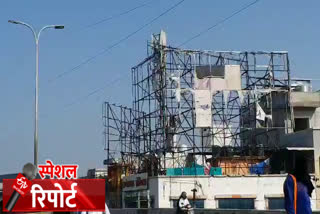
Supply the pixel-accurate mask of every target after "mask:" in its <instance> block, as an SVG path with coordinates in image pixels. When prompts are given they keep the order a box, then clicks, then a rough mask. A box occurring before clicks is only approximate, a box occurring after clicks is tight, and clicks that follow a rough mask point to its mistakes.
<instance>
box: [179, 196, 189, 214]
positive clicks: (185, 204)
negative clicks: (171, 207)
mask: <svg viewBox="0 0 320 214" xmlns="http://www.w3.org/2000/svg"><path fill="white" fill-rule="evenodd" d="M190 209H192V207H191V205H190V203H189V200H188V198H187V193H186V192H182V193H181V195H180V197H179V201H178V213H188V211H189V210H190Z"/></svg>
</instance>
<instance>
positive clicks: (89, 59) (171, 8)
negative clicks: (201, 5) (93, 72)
mask: <svg viewBox="0 0 320 214" xmlns="http://www.w3.org/2000/svg"><path fill="white" fill-rule="evenodd" d="M184 1H185V0H181V1H179V2H177V3H176V4H174V5H173V6H171V7H170V8H168V9H166V10H165V11H164V12H162V13H161V14H160V15H158V16H157V17H155V18H153V19H152V20H150V21H149V22H147V23H145V24H144V25H142V26H141V27H139V28H138V29H137V30H135V31H133V32H132V33H130V34H128V35H127V36H125V37H123V38H122V39H120V40H119V41H117V42H115V43H114V44H112V45H110V46H109V47H107V48H104V49H102V50H101V51H100V52H99V53H97V54H96V55H93V56H92V57H89V58H88V59H86V60H84V61H83V62H81V63H80V64H78V65H77V66H75V67H73V68H72V69H70V70H68V71H65V72H63V73H61V74H59V75H58V76H57V77H55V78H54V79H52V80H50V81H49V82H53V81H55V80H57V79H59V78H61V77H63V76H65V75H67V74H69V73H71V72H74V71H76V70H78V69H79V68H80V67H82V66H83V65H85V64H88V63H89V62H91V61H93V60H94V59H95V58H97V57H98V56H100V55H103V54H105V53H107V52H108V51H110V50H111V49H112V48H114V47H116V46H117V45H119V44H120V43H122V42H124V41H126V40H127V39H129V38H130V37H132V36H133V35H135V34H136V33H138V32H139V31H141V30H143V29H144V28H146V27H147V26H149V25H151V24H152V23H153V22H155V21H156V20H158V19H159V18H161V17H162V16H164V15H165V14H167V13H168V12H170V11H171V10H173V9H174V8H176V7H177V6H179V5H180V4H182V3H183V2H184Z"/></svg>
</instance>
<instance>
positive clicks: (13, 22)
mask: <svg viewBox="0 0 320 214" xmlns="http://www.w3.org/2000/svg"><path fill="white" fill-rule="evenodd" d="M8 22H9V23H12V24H21V22H18V21H14V20H8Z"/></svg>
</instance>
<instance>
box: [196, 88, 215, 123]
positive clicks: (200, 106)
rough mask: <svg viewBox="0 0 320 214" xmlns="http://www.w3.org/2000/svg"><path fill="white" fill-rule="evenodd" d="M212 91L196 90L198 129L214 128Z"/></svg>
mask: <svg viewBox="0 0 320 214" xmlns="http://www.w3.org/2000/svg"><path fill="white" fill-rule="evenodd" d="M211 96H212V95H211V92H210V90H194V100H195V113H196V127H198V128H205V127H211V126H212V112H211V102H212V97H211Z"/></svg>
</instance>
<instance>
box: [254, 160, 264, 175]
mask: <svg viewBox="0 0 320 214" xmlns="http://www.w3.org/2000/svg"><path fill="white" fill-rule="evenodd" d="M266 166H267V164H266V163H265V162H261V163H257V164H255V165H253V166H251V167H250V173H251V174H257V175H261V174H264V170H265V168H266Z"/></svg>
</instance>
